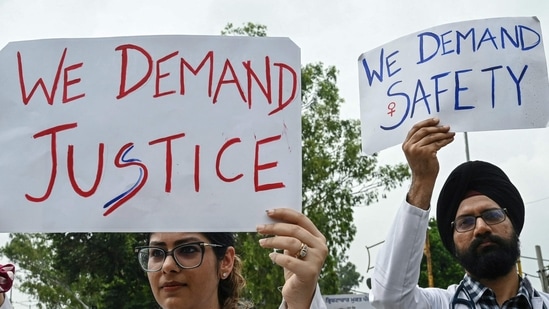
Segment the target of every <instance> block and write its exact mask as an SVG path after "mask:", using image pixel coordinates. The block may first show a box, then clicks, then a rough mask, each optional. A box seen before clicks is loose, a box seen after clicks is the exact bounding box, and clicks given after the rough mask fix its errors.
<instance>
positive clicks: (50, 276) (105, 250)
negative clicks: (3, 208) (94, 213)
mask: <svg viewBox="0 0 549 309" xmlns="http://www.w3.org/2000/svg"><path fill="white" fill-rule="evenodd" d="M143 239H144V235H142V234H124V233H116V234H113V233H71V234H11V235H10V242H9V243H8V244H7V245H6V246H5V247H3V248H2V249H1V250H0V252H1V253H2V254H3V255H5V256H6V257H7V258H8V259H10V260H11V261H13V262H14V263H17V265H18V266H19V268H20V269H25V270H26V273H27V276H25V278H21V280H20V281H19V282H21V285H20V289H21V290H22V291H23V292H25V293H27V294H29V295H33V296H35V298H36V300H37V301H38V302H39V303H40V304H39V305H38V306H39V307H40V308H42V306H43V305H41V304H44V305H45V307H46V308H89V307H91V306H96V307H97V308H98V309H103V308H105V309H106V308H155V307H156V302H155V301H154V298H153V297H152V294H151V291H150V288H149V286H148V281H147V278H146V276H145V274H144V272H143V271H142V270H141V268H140V267H139V265H138V264H137V261H136V258H135V255H134V253H133V246H134V245H135V244H137V243H138V242H139V241H142V240H143ZM121 295H123V296H124V297H121Z"/></svg>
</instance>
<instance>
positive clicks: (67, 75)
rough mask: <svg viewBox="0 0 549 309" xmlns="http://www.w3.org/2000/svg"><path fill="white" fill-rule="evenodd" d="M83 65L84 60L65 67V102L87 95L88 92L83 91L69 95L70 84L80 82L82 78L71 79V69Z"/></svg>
mask: <svg viewBox="0 0 549 309" xmlns="http://www.w3.org/2000/svg"><path fill="white" fill-rule="evenodd" d="M82 65H84V64H83V63H82V62H80V63H77V64H73V65H71V66H69V67H66V68H65V70H64V73H65V74H64V76H63V77H64V79H63V81H64V83H63V103H69V102H71V101H74V100H78V99H80V98H83V97H84V96H86V94H84V93H81V94H78V95H75V96H73V97H71V98H69V97H67V93H68V88H69V86H71V85H74V84H78V83H79V82H80V78H75V79H71V80H69V71H72V70H76V69H78V68H81V67H82Z"/></svg>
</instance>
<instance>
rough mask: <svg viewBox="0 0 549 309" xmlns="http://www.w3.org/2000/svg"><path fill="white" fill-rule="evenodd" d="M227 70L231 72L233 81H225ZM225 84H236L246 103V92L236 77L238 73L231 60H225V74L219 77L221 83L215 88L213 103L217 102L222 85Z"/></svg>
mask: <svg viewBox="0 0 549 309" xmlns="http://www.w3.org/2000/svg"><path fill="white" fill-rule="evenodd" d="M227 69H228V70H229V71H230V72H231V75H232V79H227V80H225V75H226V74H227ZM224 84H235V85H236V87H237V88H238V92H239V93H240V97H241V98H242V100H243V101H244V102H246V97H245V96H244V91H242V87H241V86H240V82H239V81H238V78H237V77H236V73H235V72H234V69H233V65H232V64H231V62H230V61H229V59H227V60H225V65H224V66H223V72H222V73H221V76H219V82H218V83H217V87H216V88H215V94H214V98H213V103H216V102H217V96H218V95H219V90H220V89H221V85H224Z"/></svg>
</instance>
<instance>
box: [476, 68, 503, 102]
mask: <svg viewBox="0 0 549 309" xmlns="http://www.w3.org/2000/svg"><path fill="white" fill-rule="evenodd" d="M501 68H503V66H501V65H498V66H495V67H490V68H486V69H482V70H480V71H481V72H488V71H490V72H492V89H491V91H492V108H494V107H495V106H496V76H495V74H494V71H495V70H499V69H501Z"/></svg>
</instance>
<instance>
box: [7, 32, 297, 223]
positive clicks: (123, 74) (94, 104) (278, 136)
mask: <svg viewBox="0 0 549 309" xmlns="http://www.w3.org/2000/svg"><path fill="white" fill-rule="evenodd" d="M300 89H301V86H300V50H299V48H298V47H297V46H296V45H295V44H294V43H293V42H292V41H291V40H289V39H287V38H251V37H228V36H226V37H225V36H141V37H139V36H138V37H112V38H89V39H49V40H36V41H23V42H12V43H10V44H8V45H7V46H6V47H5V48H4V49H2V50H1V51H0V104H1V108H2V113H1V115H0V145H1V148H2V152H1V153H0V174H1V175H2V180H1V181H2V192H1V194H0V207H1V208H2V210H1V211H2V216H0V230H1V231H2V232H63V231H71V232H78V231H103V232H106V231H110V232H119V231H126V232H133V231H202V232H207V231H227V232H228V231H255V226H256V225H257V224H259V223H265V222H268V219H267V216H266V215H265V210H266V209H270V208H274V207H290V208H294V209H298V210H300V209H301V118H300V111H301V92H300Z"/></svg>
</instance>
